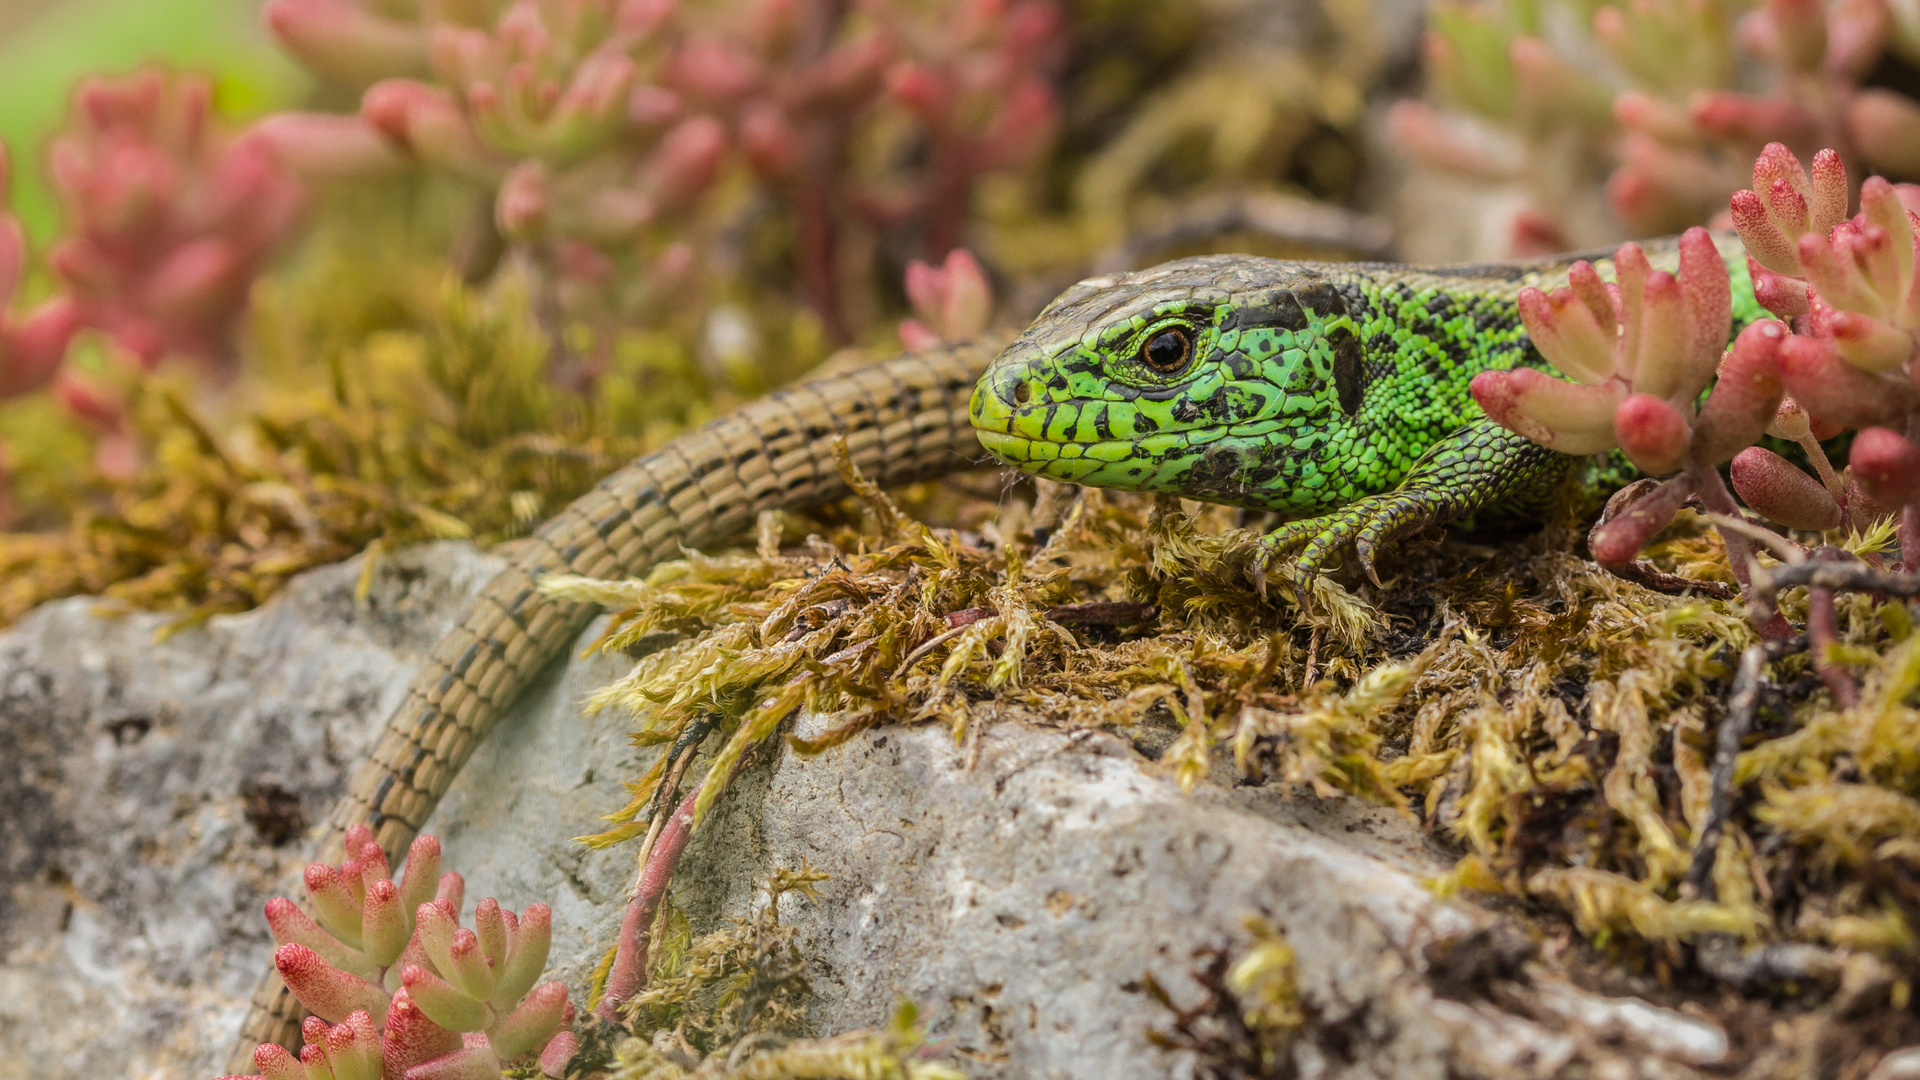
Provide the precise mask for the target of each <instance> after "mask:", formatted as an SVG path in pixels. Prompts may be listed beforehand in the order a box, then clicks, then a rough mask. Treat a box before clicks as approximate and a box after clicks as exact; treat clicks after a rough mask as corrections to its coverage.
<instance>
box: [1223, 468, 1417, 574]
mask: <svg viewBox="0 0 1920 1080" xmlns="http://www.w3.org/2000/svg"><path fill="white" fill-rule="evenodd" d="M1433 517H1434V507H1433V506H1432V505H1430V501H1429V500H1428V499H1426V498H1423V497H1422V496H1421V495H1420V494H1419V493H1418V492H1415V491H1407V490H1401V491H1389V492H1386V493H1384V494H1380V495H1369V496H1367V497H1366V498H1364V499H1360V500H1357V501H1355V502H1353V503H1349V504H1348V505H1346V506H1343V507H1341V508H1340V509H1338V510H1336V511H1334V512H1333V513H1331V514H1322V515H1321V516H1319V517H1312V518H1305V519H1303V520H1300V521H1292V522H1288V523H1287V524H1285V525H1282V526H1280V527H1279V528H1278V529H1275V530H1274V531H1272V532H1270V533H1268V534H1267V535H1266V536H1264V537H1262V538H1261V539H1260V550H1259V551H1258V552H1257V553H1255V555H1254V561H1253V583H1254V587H1255V588H1256V589H1257V590H1258V591H1259V593H1260V596H1261V598H1262V599H1265V598H1266V595H1267V575H1268V573H1269V571H1270V570H1271V569H1272V567H1273V565H1274V564H1275V563H1277V562H1279V560H1280V559H1281V558H1282V557H1283V556H1285V555H1287V554H1288V553H1290V552H1292V551H1295V550H1298V551H1299V552H1300V557H1299V558H1298V559H1296V560H1294V564H1293V568H1292V570H1291V572H1290V573H1289V575H1288V576H1289V577H1291V578H1292V583H1293V584H1294V585H1295V586H1296V587H1297V588H1304V587H1305V586H1306V584H1307V583H1308V582H1310V581H1311V580H1312V579H1313V577H1314V575H1316V574H1318V573H1320V572H1321V570H1323V569H1325V568H1326V566H1327V563H1328V561H1329V560H1331V559H1332V557H1333V556H1334V555H1335V554H1336V553H1337V552H1339V551H1340V550H1341V549H1342V548H1344V547H1346V546H1347V545H1349V544H1351V545H1353V551H1354V555H1355V557H1357V558H1358V559H1359V560H1360V569H1362V570H1364V571H1365V572H1366V575H1367V578H1368V579H1369V580H1371V581H1372V582H1373V584H1374V585H1375V586H1376V587H1378V586H1379V585H1380V575H1379V574H1378V573H1377V572H1375V570H1374V568H1373V556H1374V553H1375V552H1376V551H1377V550H1378V549H1379V547H1380V545H1381V544H1383V543H1385V542H1386V541H1388V540H1391V539H1393V538H1394V537H1396V536H1399V535H1401V534H1403V533H1406V532H1408V531H1411V530H1412V529H1415V528H1418V527H1420V526H1422V525H1425V524H1426V523H1427V522H1428V521H1429V520H1431V519H1432V518H1433Z"/></svg>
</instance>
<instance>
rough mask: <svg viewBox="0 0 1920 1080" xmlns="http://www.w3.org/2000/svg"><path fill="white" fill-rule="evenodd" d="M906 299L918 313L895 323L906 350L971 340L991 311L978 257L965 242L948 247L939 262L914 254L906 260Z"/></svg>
mask: <svg viewBox="0 0 1920 1080" xmlns="http://www.w3.org/2000/svg"><path fill="white" fill-rule="evenodd" d="M907 299H908V300H909V301H910V302H911V303H912V304H913V310H914V313H915V314H916V315H917V316H918V317H917V318H912V319H906V320H903V321H902V322H901V323H900V343H901V344H902V345H905V346H906V347H907V350H908V351H909V352H919V351H921V350H923V349H931V348H934V347H936V346H938V345H939V344H940V343H942V342H952V341H971V340H972V339H974V338H977V337H979V336H980V334H981V333H982V332H983V331H985V330H986V328H987V320H988V319H990V318H992V316H993V286H992V285H991V284H989V283H988V281H987V274H986V271H984V270H982V269H981V268H980V261H979V260H978V259H975V258H974V257H973V253H972V252H970V251H968V250H967V249H965V248H954V249H953V250H952V251H950V252H948V253H947V258H946V261H945V262H943V263H942V264H941V265H939V266H929V265H928V264H926V263H923V262H921V261H920V260H918V259H915V260H913V261H912V262H910V263H908V264H907Z"/></svg>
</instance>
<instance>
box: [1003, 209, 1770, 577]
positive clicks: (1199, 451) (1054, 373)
mask: <svg viewBox="0 0 1920 1080" xmlns="http://www.w3.org/2000/svg"><path fill="white" fill-rule="evenodd" d="M1718 243H1719V246H1720V249H1721V254H1722V256H1723V258H1725V260H1726V263H1727V270H1728V274H1729V276H1730V277H1731V279H1732V285H1733V294H1734V329H1735V331H1736V332H1737V331H1738V330H1739V329H1740V328H1741V327H1743V326H1745V325H1746V324H1747V323H1749V322H1751V321H1753V320H1754V319H1757V318H1764V317H1766V312H1765V311H1764V310H1763V309H1762V308H1760V306H1759V304H1758V302H1757V301H1755V299H1754V297H1753V290H1752V286H1751V282H1750V279H1749V277H1748V273H1747V267H1746V259H1745V251H1744V249H1743V248H1741V247H1740V244H1739V241H1738V239H1737V238H1735V237H1732V236H1730V235H1729V236H1725V237H1720V238H1718ZM1646 246H1647V248H1648V251H1649V254H1650V256H1652V257H1653V259H1654V261H1655V262H1656V264H1659V263H1661V261H1662V259H1663V257H1664V258H1665V259H1666V260H1667V263H1666V265H1667V266H1668V268H1671V261H1672V258H1673V251H1674V248H1673V245H1672V242H1671V241H1654V242H1652V243H1651V244H1648V245H1646ZM1581 257H1582V256H1564V257H1559V258H1555V259H1552V260H1541V261H1537V262H1514V263H1500V264H1494V265H1488V266H1466V267H1436V268H1418V267H1405V266H1393V265H1385V264H1369V263H1303V262H1285V261H1280V260H1276V259H1261V258H1253V257H1250V256H1241V255H1210V256H1203V257H1200V258H1192V259H1181V260H1179V261H1177V262H1170V263H1165V264H1162V265H1160V266H1156V267H1153V268H1152V269H1148V270H1141V271H1138V272H1135V273H1130V274H1120V275H1113V276H1109V277H1100V278H1092V279H1089V280H1087V281H1082V282H1081V283H1079V284H1078V285H1075V286H1074V287H1073V288H1071V289H1069V290H1067V291H1066V293H1064V294H1063V295H1062V296H1060V298H1059V299H1057V300H1055V301H1054V302H1053V303H1052V304H1051V305H1049V306H1048V307H1047V309H1046V310H1045V311H1043V312H1042V313H1041V314H1040V316H1039V317H1038V318H1037V319H1036V320H1035V321H1034V323H1033V325H1032V326H1031V327H1029V328H1028V329H1027V330H1026V332H1025V333H1023V334H1021V335H1020V337H1019V339H1018V340H1016V341H1015V342H1014V343H1013V344H1012V345H1011V346H1009V347H1008V348H1007V349H1006V350H1005V351H1004V352H1002V353H1001V354H1000V356H999V357H998V359H996V360H995V361H994V363H993V366H992V367H991V368H989V369H988V371H987V373H986V375H985V376H984V377H982V378H981V380H980V383H979V385H978V387H977V388H976V389H975V391H974V395H973V400H972V403H971V407H970V416H971V419H972V422H973V426H974V429H975V431H976V433H977V434H978V435H979V438H980V442H981V445H983V446H985V447H986V449H987V450H989V451H990V452H992V453H993V454H994V455H995V456H996V457H998V458H1000V459H1001V460H1003V461H1005V462H1007V463H1008V464H1011V465H1014V466H1016V467H1018V468H1020V469H1023V470H1025V471H1027V472H1031V473H1034V474H1036V475H1039V476H1045V477H1049V478H1051V479H1054V480H1061V481H1066V482H1068V483H1074V484H1088V485H1093V486H1096V487H1109V488H1122V489H1126V490H1130V491H1149V492H1158V493H1163V494H1172V495H1181V496H1185V497H1188V498H1193V499H1200V500H1204V501H1207V502H1215V503H1224V504H1227V505H1230V506H1243V507H1250V508H1253V509H1259V510H1269V511H1275V512H1278V513H1280V514H1282V515H1284V516H1285V517H1287V518H1289V519H1291V520H1290V521H1288V523H1286V524H1284V525H1282V526H1281V527H1280V528H1278V529H1276V530H1274V531H1273V532H1271V533H1268V534H1267V535H1266V537H1264V538H1263V539H1262V541H1261V550H1260V554H1259V557H1258V559H1257V561H1256V564H1255V565H1256V574H1257V575H1258V580H1259V582H1260V587H1261V589H1262V590H1263V591H1264V589H1265V576H1266V574H1267V572H1268V570H1269V567H1270V565H1271V564H1272V563H1273V562H1274V561H1275V560H1276V559H1278V558H1279V557H1280V556H1282V555H1284V554H1286V553H1289V552H1292V551H1294V550H1299V551H1300V557H1299V559H1298V561H1297V563H1296V564H1295V573H1296V574H1298V575H1299V576H1301V577H1305V576H1307V575H1311V574H1313V573H1316V572H1318V571H1319V570H1320V569H1321V568H1323V567H1324V566H1326V565H1327V564H1328V563H1329V562H1330V561H1331V560H1332V558H1333V557H1334V556H1335V555H1336V554H1337V553H1338V552H1339V551H1340V550H1342V549H1343V548H1345V547H1346V546H1347V545H1349V544H1351V545H1352V546H1353V548H1354V549H1355V554H1356V556H1357V557H1358V559H1359V562H1360V565H1361V567H1362V568H1363V569H1364V570H1365V571H1366V573H1367V575H1368V576H1369V577H1371V578H1372V579H1373V580H1374V582H1375V583H1376V584H1378V583H1379V577H1378V576H1377V575H1376V574H1375V572H1374V567H1373V561H1374V557H1375V554H1376V552H1377V551H1378V549H1379V547H1380V545H1381V544H1383V543H1384V542H1386V541H1387V540H1389V539H1391V538H1393V537H1394V536H1396V535H1398V534H1402V533H1404V532H1406V531H1408V530H1411V529H1415V528H1419V527H1421V526H1423V525H1427V524H1432V523H1441V522H1447V521H1452V520H1455V519H1457V518H1461V517H1465V516H1467V515H1471V514H1474V513H1477V512H1481V511H1489V512H1493V513H1496V514H1502V513H1504V514H1518V515H1528V514H1537V513H1538V512H1539V511H1540V510H1541V509H1543V508H1544V507H1545V506H1546V504H1547V503H1548V500H1549V498H1550V496H1551V494H1552V492H1553V489H1554V488H1555V487H1556V486H1557V485H1558V484H1559V483H1560V482H1561V481H1562V480H1563V479H1564V478H1565V477H1566V476H1567V475H1568V474H1569V473H1570V472H1572V471H1573V470H1574V469H1575V467H1576V466H1577V464H1578V463H1579V461H1580V459H1576V458H1572V457H1568V456H1566V455H1563V454H1558V453H1555V452H1553V451H1551V450H1547V449H1545V448H1543V447H1540V446H1538V445H1536V444H1534V443H1533V442H1530V441H1529V440H1527V439H1526V438H1525V437H1523V436H1521V435H1517V434H1515V433H1514V432H1512V431H1509V430H1507V429H1506V428H1504V427H1502V426H1500V425H1499V424H1497V423H1495V422H1493V421H1492V420H1490V419H1488V418H1487V416H1486V414H1485V413H1483V412H1482V411H1481V410H1480V407H1479V406H1478V405H1477V404H1475V403H1474V400H1473V397H1472V395H1471V394H1470V393H1469V392H1468V384H1469V383H1470V382H1472V380H1473V377H1474V376H1475V375H1477V374H1479V373H1480V372H1482V371H1489V370H1503V369H1510V368H1513V367H1515V366H1517V365H1523V364H1524V365H1529V366H1533V367H1538V368H1545V367H1546V362H1545V361H1544V360H1543V359H1542V358H1541V356H1540V354H1539V352H1538V351H1537V350H1535V349H1534V347H1533V345H1532V343H1531V342H1529V341H1528V339H1527V332H1526V328H1525V327H1524V326H1523V325H1522V324H1521V321H1520V312H1519V308H1518V305H1517V303H1516V302H1515V297H1516V296H1517V295H1518V294H1519V292H1520V290H1521V289H1522V288H1524V287H1525V286H1528V285H1534V286H1538V287H1540V288H1545V289H1551V288H1554V287H1556V286H1559V285H1562V284H1565V281H1566V274H1567V269H1568V267H1570V266H1571V265H1572V263H1573V261H1574V260H1575V259H1577V258H1581ZM1584 257H1586V258H1588V259H1589V260H1590V261H1591V262H1593V263H1594V264H1595V266H1596V267H1598V268H1599V269H1600V270H1601V273H1602V274H1603V276H1608V277H1610V276H1611V260H1610V259H1609V258H1608V257H1607V256H1606V255H1588V256H1584ZM1631 475H1632V473H1631V466H1628V465H1627V464H1626V462H1625V459H1624V458H1622V457H1619V456H1618V455H1617V454H1615V455H1610V456H1609V458H1608V459H1607V460H1606V461H1604V462H1599V463H1595V464H1594V466H1593V467H1591V468H1589V469H1588V470H1587V472H1586V475H1585V476H1583V478H1582V479H1583V481H1584V482H1585V483H1586V484H1587V485H1588V486H1589V487H1590V488H1592V489H1594V490H1596V491H1598V490H1601V489H1604V488H1606V487H1611V486H1618V485H1619V483H1621V482H1623V481H1624V479H1626V478H1627V477H1629V476H1631Z"/></svg>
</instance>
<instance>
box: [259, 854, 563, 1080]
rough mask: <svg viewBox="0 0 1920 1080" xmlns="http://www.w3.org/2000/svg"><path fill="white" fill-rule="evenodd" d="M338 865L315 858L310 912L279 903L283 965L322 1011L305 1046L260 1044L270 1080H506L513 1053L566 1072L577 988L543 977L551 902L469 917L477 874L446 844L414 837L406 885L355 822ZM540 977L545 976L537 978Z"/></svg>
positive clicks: (488, 903) (308, 1002)
mask: <svg viewBox="0 0 1920 1080" xmlns="http://www.w3.org/2000/svg"><path fill="white" fill-rule="evenodd" d="M346 848H347V852H348V856H347V859H346V860H345V861H344V862H342V863H341V864H340V865H339V866H338V867H333V866H327V865H326V864H324V863H314V864H313V865H311V866H309V867H307V870H306V875H305V877H306V886H307V895H308V897H309V899H310V902H311V907H312V909H313V911H314V915H313V916H309V915H308V914H307V913H306V912H305V911H303V910H302V909H301V908H300V906H299V905H297V904H295V903H294V902H293V901H291V900H288V899H286V898H284V897H276V898H275V899H273V900H270V901H268V902H267V909H266V913H267V924H268V926H270V927H271V928H272V930H273V938H274V941H275V942H276V943H277V944H278V945H279V948H278V949H277V950H276V951H275V952H274V957H273V960H274V966H275V967H276V968H277V969H278V970H279V972H280V976H281V978H283V979H285V980H286V983H287V987H288V989H290V990H292V991H293V994H294V996H295V997H296V998H298V999H299V1000H300V1003H301V1004H302V1005H304V1006H306V1007H307V1009H308V1010H309V1011H310V1012H312V1013H313V1014H314V1015H313V1016H312V1017H310V1018H309V1019H308V1020H307V1022H306V1025H305V1027H304V1028H303V1034H304V1035H305V1041H306V1046H305V1047H304V1048H303V1049H302V1050H301V1052H300V1054H299V1056H298V1057H296V1056H295V1055H294V1054H293V1053H292V1052H291V1051H289V1050H287V1049H285V1048H284V1047H281V1046H278V1045H275V1044H272V1043H267V1044H263V1045H261V1046H260V1047H259V1048H258V1049H257V1050H255V1051H254V1065H255V1067H256V1068H258V1069H259V1070H260V1076H262V1077H265V1078H266V1080H362V1078H364V1080H374V1078H378V1077H384V1078H386V1080H496V1078H498V1077H500V1076H501V1075H502V1071H501V1070H502V1067H503V1065H505V1064H506V1063H509V1062H513V1061H517V1060H520V1059H525V1058H529V1057H533V1058H537V1061H538V1064H539V1067H540V1069H541V1071H542V1072H544V1073H545V1074H546V1075H548V1076H553V1077H559V1076H562V1075H564V1074H565V1071H566V1065H567V1062H568V1061H569V1060H570V1059H571V1058H572V1056H573V1053H574V1051H575V1050H576V1049H577V1048H578V1045H579V1043H578V1040H577V1039H576V1038H575V1036H574V1035H573V1033H572V1032H571V1031H569V1030H566V1029H567V1028H569V1027H571V1025H572V1023H573V1016H574V1011H573V1006H572V1004H571V1003H570V1002H569V1001H568V1000H567V990H566V987H565V986H564V985H563V984H561V983H558V982H548V983H540V982H539V979H540V974H541V972H542V970H543V969H544V968H545V967H546V962H547V950H548V947H549V945H550V943H551V941H552V934H553V913H552V911H551V910H550V909H549V908H548V907H547V906H546V905H545V904H533V905H531V906H529V907H528V908H527V909H526V911H525V912H524V913H522V914H520V915H518V916H516V915H515V914H514V913H513V912H511V911H508V910H506V909H504V908H502V907H501V906H500V905H499V903H497V902H496V901H494V900H493V899H492V898H491V897H489V898H487V899H485V900H482V901H480V903H479V904H478V905H477V906H476V907H475V908H474V913H473V920H474V925H473V927H472V928H471V929H468V928H465V927H462V926H461V925H460V906H461V897H462V894H463V893H464V891H465V887H466V886H465V882H464V881H463V880H462V879H461V877H460V875H459V874H456V873H452V872H448V873H446V874H442V873H440V842H439V841H438V840H436V839H435V838H433V837H431V836H422V837H419V838H417V839H415V840H414V842H413V845H412V847H411V848H409V849H408V852H407V861H406V868H405V872H404V874H403V875H402V876H401V879H400V882H399V884H397V885H396V884H395V883H394V881H393V880H392V876H391V874H390V873H389V871H388V868H387V860H386V855H385V854H384V853H383V852H382V851H381V849H380V845H379V844H377V843H375V842H374V840H373V834H372V832H371V831H370V830H368V829H367V828H366V827H365V826H355V827H354V828H352V829H350V830H348V832H347V842H346ZM536 984H538V985H536Z"/></svg>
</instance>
